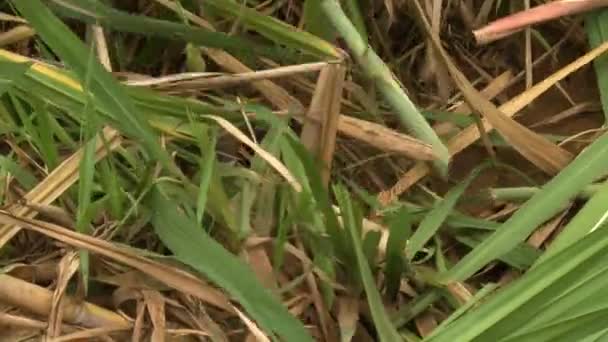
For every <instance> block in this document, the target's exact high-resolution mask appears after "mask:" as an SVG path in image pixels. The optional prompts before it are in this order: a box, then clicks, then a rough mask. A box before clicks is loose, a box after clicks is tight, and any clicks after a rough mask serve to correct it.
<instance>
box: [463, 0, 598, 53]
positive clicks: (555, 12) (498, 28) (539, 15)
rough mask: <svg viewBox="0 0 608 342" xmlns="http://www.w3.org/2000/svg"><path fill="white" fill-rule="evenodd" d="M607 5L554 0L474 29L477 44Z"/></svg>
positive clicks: (595, 0)
mask: <svg viewBox="0 0 608 342" xmlns="http://www.w3.org/2000/svg"><path fill="white" fill-rule="evenodd" d="M605 6H608V0H556V1H552V2H549V3H546V4H543V5H539V6H536V7H533V8H531V9H529V10H526V11H521V12H518V13H515V14H512V15H509V16H506V17H504V18H501V19H498V20H496V21H493V22H491V23H489V24H488V25H486V26H484V27H482V28H480V29H477V30H474V31H473V35H475V39H476V40H477V43H478V44H488V43H491V42H493V41H496V40H499V39H502V38H504V37H507V36H510V35H512V34H514V33H516V32H519V31H521V30H523V29H525V28H526V27H528V26H531V25H535V24H539V23H544V22H547V21H550V20H555V19H558V18H561V17H564V16H567V15H574V14H579V13H583V12H588V11H591V10H594V9H597V8H600V7H605Z"/></svg>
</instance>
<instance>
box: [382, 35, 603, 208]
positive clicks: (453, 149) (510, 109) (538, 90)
mask: <svg viewBox="0 0 608 342" xmlns="http://www.w3.org/2000/svg"><path fill="white" fill-rule="evenodd" d="M606 51H608V42H605V43H602V44H601V45H600V46H598V47H597V48H595V49H593V50H591V51H589V52H587V53H586V54H585V55H583V56H581V57H579V58H578V59H576V60H575V61H573V62H572V63H570V64H568V65H566V66H565V67H563V68H561V69H560V70H558V71H556V72H555V73H553V74H552V75H551V76H549V77H547V78H545V79H544V80H542V81H540V82H538V83H537V84H535V85H534V86H533V87H532V88H530V89H528V90H526V91H524V92H523V93H521V94H519V95H518V96H516V97H515V98H513V99H511V100H510V101H509V102H507V103H505V104H503V105H501V106H500V108H499V109H500V110H501V111H502V112H503V113H504V114H505V115H508V116H513V115H515V114H516V113H517V112H519V111H520V110H521V109H522V108H524V107H525V106H527V105H528V104H530V103H531V102H532V101H534V100H535V99H537V98H538V97H539V96H540V95H542V94H543V93H544V92H546V91H547V90H548V89H550V88H551V87H552V86H553V85H555V84H556V83H557V82H558V81H560V80H562V79H564V78H565V77H567V76H568V75H570V74H571V73H573V72H575V71H577V70H578V69H580V68H581V67H583V66H585V65H586V64H588V63H590V62H591V61H593V60H594V59H595V58H597V57H598V56H600V55H602V54H604V53H605V52H606ZM483 121H484V127H485V130H486V131H490V130H491V129H493V127H492V126H491V125H490V124H489V123H488V122H487V120H483ZM477 139H479V130H478V129H477V127H475V126H470V127H467V128H466V129H464V130H462V131H461V132H460V133H458V135H456V136H455V137H454V138H452V139H451V140H450V142H449V143H448V148H449V150H450V154H451V155H455V154H456V153H459V152H461V151H462V150H464V149H465V148H466V147H468V146H470V145H471V144H472V143H474V142H475V141H476V140H477ZM429 172H430V168H429V167H428V166H427V165H426V164H424V163H417V164H416V166H414V167H413V168H412V169H410V170H409V171H408V172H406V173H405V174H404V175H403V176H402V177H401V178H400V179H399V180H398V181H397V182H396V183H395V184H394V185H393V186H392V187H391V188H390V189H388V190H385V191H382V192H381V193H379V194H378V199H379V200H380V202H382V203H385V204H387V203H390V202H392V201H394V200H395V199H396V198H397V197H398V196H399V195H401V194H402V193H404V192H405V191H407V190H408V189H409V188H410V187H411V186H412V185H414V184H416V182H418V181H419V180H420V179H422V178H423V177H425V176H426V175H428V174H429Z"/></svg>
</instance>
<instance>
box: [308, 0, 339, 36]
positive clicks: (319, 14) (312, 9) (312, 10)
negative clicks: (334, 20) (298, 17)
mask: <svg viewBox="0 0 608 342" xmlns="http://www.w3.org/2000/svg"><path fill="white" fill-rule="evenodd" d="M303 7H304V8H303V11H304V14H303V16H304V17H303V18H302V21H303V22H304V28H305V29H306V31H308V32H310V33H312V34H314V35H316V36H318V37H320V38H322V39H325V40H327V41H329V42H331V41H334V39H336V37H337V36H338V33H337V32H336V30H334V29H333V28H332V26H331V25H330V23H329V21H328V20H327V17H326V16H325V14H324V13H323V11H322V10H321V0H306V1H305V2H304V6H303Z"/></svg>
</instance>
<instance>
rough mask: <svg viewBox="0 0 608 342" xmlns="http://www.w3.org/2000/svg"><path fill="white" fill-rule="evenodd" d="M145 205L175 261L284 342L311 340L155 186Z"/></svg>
mask: <svg viewBox="0 0 608 342" xmlns="http://www.w3.org/2000/svg"><path fill="white" fill-rule="evenodd" d="M149 205H150V208H151V209H152V211H153V216H152V224H153V226H154V230H155V231H156V233H157V234H158V236H159V237H160V239H161V240H162V241H163V243H164V244H165V245H166V246H167V247H168V248H169V249H170V250H171V251H172V252H173V253H174V254H175V257H176V258H177V260H179V261H181V262H183V263H185V264H187V265H189V266H191V267H192V268H194V269H195V270H197V271H199V272H201V273H202V274H203V275H205V277H207V278H208V279H209V280H211V281H212V282H214V283H215V284H217V285H218V286H220V287H222V288H223V289H225V290H226V291H227V292H228V293H229V294H230V295H232V296H233V297H234V298H235V300H237V301H238V302H239V303H240V304H241V305H242V306H243V308H245V310H246V311H247V312H248V313H249V314H250V315H251V316H252V318H253V319H255V320H256V322H257V323H258V324H259V325H260V326H261V327H262V328H263V329H264V330H266V332H267V333H269V334H270V335H274V334H277V335H278V336H279V337H280V338H282V339H283V340H285V341H295V342H299V341H302V342H309V341H312V338H311V337H310V335H309V334H308V332H307V331H306V329H305V328H304V326H303V325H302V324H301V323H300V322H299V321H298V320H297V319H295V318H294V317H293V316H292V315H291V314H290V313H289V312H288V311H287V309H286V308H285V307H284V306H283V304H281V302H280V301H279V300H278V299H277V298H276V297H275V296H274V295H273V294H272V293H270V292H269V290H267V289H265V288H264V287H263V286H262V285H261V284H260V283H259V282H258V281H257V278H256V276H255V274H254V273H253V271H252V270H251V269H250V268H249V267H248V266H247V265H245V264H244V263H243V262H242V261H241V260H239V259H238V258H236V257H235V256H234V255H232V254H230V253H229V252H228V251H227V250H226V249H224V248H223V247H222V246H221V245H220V244H219V243H217V242H216V241H215V240H213V239H212V238H211V237H210V236H209V235H208V234H207V233H206V232H205V231H204V230H202V229H201V228H200V227H199V226H198V225H197V224H196V223H195V222H194V221H192V220H189V219H188V218H186V217H185V216H184V215H182V214H180V213H179V211H178V208H177V206H176V205H175V203H174V202H173V201H171V200H170V199H168V198H166V197H165V196H164V195H162V194H161V192H160V189H159V188H158V186H156V187H154V189H153V190H152V191H151V193H150V194H149Z"/></svg>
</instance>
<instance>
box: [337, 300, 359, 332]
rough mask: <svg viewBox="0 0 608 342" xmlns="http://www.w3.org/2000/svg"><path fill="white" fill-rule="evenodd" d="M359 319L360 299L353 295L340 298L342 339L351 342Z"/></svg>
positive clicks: (339, 322)
mask: <svg viewBox="0 0 608 342" xmlns="http://www.w3.org/2000/svg"><path fill="white" fill-rule="evenodd" d="M358 321H359V299H358V298H352V297H340V298H338V325H339V326H340V341H341V342H350V341H351V340H352V339H353V336H355V333H356V332H357V322H358Z"/></svg>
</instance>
